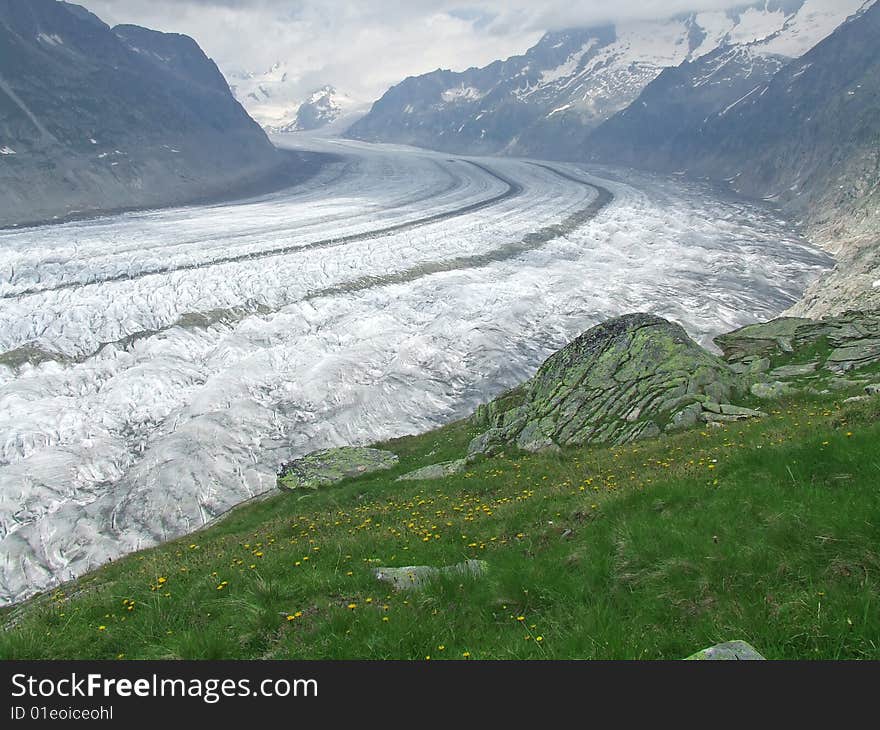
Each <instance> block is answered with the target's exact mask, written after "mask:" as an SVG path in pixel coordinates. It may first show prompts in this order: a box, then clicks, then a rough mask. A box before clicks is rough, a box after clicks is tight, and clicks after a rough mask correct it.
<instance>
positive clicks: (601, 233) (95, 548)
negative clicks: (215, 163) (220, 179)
mask: <svg viewBox="0 0 880 730" xmlns="http://www.w3.org/2000/svg"><path fill="white" fill-rule="evenodd" d="M301 139H302V138H300V137H297V140H298V142H299V141H300V140H301ZM308 144H310V145H311V146H312V147H314V148H316V149H322V150H325V151H328V150H329V151H333V152H334V153H335V154H337V155H338V162H334V163H332V164H329V165H328V166H327V167H326V168H325V169H324V170H323V171H322V172H321V173H320V174H319V175H317V176H316V177H315V178H313V179H312V180H311V181H310V182H309V183H307V184H305V185H303V186H302V187H299V188H296V189H292V190H287V191H283V192H280V193H277V194H274V195H270V196H266V197H264V198H261V199H257V200H251V201H244V202H241V203H236V204H226V205H215V206H206V207H201V208H185V209H176V210H165V211H155V212H147V213H137V214H128V215H122V216H114V217H111V218H104V219H97V220H92V221H82V222H76V223H67V224H63V225H58V226H51V227H43V228H34V229H27V230H21V231H5V232H0V599H2V601H4V602H9V601H12V600H17V599H21V598H23V597H26V596H28V595H30V594H32V593H34V592H36V591H38V590H41V589H45V588H47V587H49V586H51V585H53V584H55V583H57V582H59V581H62V580H65V579H67V578H69V577H71V576H75V575H79V574H81V573H83V572H84V571H86V570H88V569H89V568H91V567H94V566H96V565H99V564H101V563H103V562H105V561H106V560H108V559H110V558H113V557H116V556H119V555H122V554H124V553H127V552H130V551H133V550H136V549H139V548H143V547H146V546H149V545H152V544H155V543H157V542H158V541H162V540H166V539H169V538H172V537H176V536H179V535H181V534H184V533H186V532H187V531H190V530H193V529H195V528H197V527H199V526H201V525H203V524H204V523H205V522H207V521H208V520H210V519H212V518H214V517H216V516H217V515H219V514H221V513H222V512H224V511H225V510H227V509H229V508H230V507H232V506H234V505H235V504H237V503H240V502H241V501H243V500H245V499H247V498H249V497H251V496H254V495H257V494H260V493H262V492H265V491H266V490H269V489H271V488H273V487H274V484H275V472H276V470H277V468H278V466H279V465H280V464H281V463H282V462H284V461H287V460H289V459H291V458H293V457H295V456H297V455H301V454H303V453H305V452H307V451H311V450H314V449H318V448H322V447H326V446H330V445H338V444H343V443H366V442H370V441H373V440H378V439H381V438H386V437H391V436H398V435H402V434H405V433H412V432H416V431H420V430H424V429H427V428H430V427H432V426H435V425H438V424H440V423H443V422H445V421H448V420H450V419H452V418H455V417H459V416H462V415H465V414H466V413H468V412H469V411H470V410H471V409H473V407H475V406H476V405H477V404H478V403H479V402H481V401H483V400H485V399H487V398H489V397H490V396H492V395H494V394H496V393H497V392H499V391H500V390H502V389H504V388H506V387H510V386H512V385H514V384H515V383H517V382H519V381H521V380H523V379H525V378H527V377H528V376H529V375H531V373H533V372H534V370H535V369H536V368H537V366H538V365H539V364H540V363H541V362H542V360H543V359H544V358H545V357H546V356H547V355H548V354H549V353H551V352H552V351H554V350H555V349H558V348H559V347H561V346H562V345H563V344H565V343H566V342H568V341H569V340H570V339H572V338H573V337H574V336H576V335H577V334H579V333H580V332H581V331H583V330H584V329H586V328H588V327H589V326H591V325H592V324H595V323H596V322H597V321H599V320H601V319H604V318H607V317H609V316H613V315H616V314H620V313H623V312H626V311H633V310H648V311H652V312H655V313H658V314H661V315H663V316H666V317H669V318H671V319H674V320H677V321H679V322H681V323H682V324H683V325H684V326H685V327H686V328H687V329H688V331H689V332H690V333H691V334H692V335H694V336H695V337H697V338H698V339H700V340H701V341H702V342H704V343H706V344H708V343H709V342H710V340H711V337H712V336H713V335H715V334H718V333H720V332H722V331H727V330H729V329H732V328H734V327H736V326H739V325H742V324H746V323H748V322H752V321H755V320H757V319H760V318H766V317H770V316H773V315H775V314H778V313H779V312H780V311H782V310H783V309H785V308H786V307H787V306H789V305H790V304H791V303H792V302H793V301H794V299H795V298H796V297H797V296H798V295H799V294H800V292H801V291H802V290H803V288H804V287H805V286H806V285H807V284H808V283H809V282H810V281H811V280H812V279H813V278H815V277H816V276H817V275H818V273H819V272H820V271H821V270H823V269H824V268H826V267H827V266H828V265H829V263H830V262H829V260H828V259H827V258H826V257H824V256H823V255H821V254H819V253H817V252H816V251H814V250H812V249H810V248H809V247H808V246H806V245H805V244H804V242H803V241H801V240H799V239H798V238H797V237H796V236H795V235H794V234H793V233H792V232H791V231H789V230H788V229H787V228H786V226H785V224H783V223H782V222H781V221H779V220H776V219H775V218H774V217H773V216H772V215H770V214H769V213H767V212H765V211H763V210H759V209H756V208H751V207H749V206H748V205H745V204H743V203H739V202H736V201H732V200H723V199H720V198H718V197H716V196H714V195H712V194H710V193H709V192H707V191H706V190H704V189H702V188H700V187H695V186H688V185H685V184H680V183H679V184H675V183H670V182H669V181H667V180H661V179H655V178H651V177H647V176H645V177H636V176H634V175H630V174H628V173H627V174H625V173H622V172H619V171H613V170H604V171H601V172H595V171H594V172H593V173H592V174H591V173H590V172H587V171H585V170H583V169H579V168H578V167H576V166H573V165H562V164H558V163H555V164H552V165H548V166H542V165H537V164H533V163H531V162H529V161H525V160H513V159H485V160H473V161H469V160H464V159H458V158H450V157H448V156H445V155H437V154H433V153H429V152H425V151H421V150H413V149H408V148H399V147H386V146H371V145H364V144H358V143H348V142H346V143H342V142H338V141H333V140H323V141H322V140H317V139H316V140H313V141H311V142H308ZM591 183H592V184H591ZM602 189H605V190H607V191H609V192H610V193H611V194H613V196H614V199H613V202H611V203H610V204H608V205H605V207H602V208H601V210H598V212H595V210H594V208H598V207H600V206H598V204H597V200H599V196H600V195H601V194H602ZM591 206H592V207H591ZM585 211H587V213H585ZM591 211H592V212H591ZM593 213H595V215H594V216H593ZM591 216H593V217H591Z"/></svg>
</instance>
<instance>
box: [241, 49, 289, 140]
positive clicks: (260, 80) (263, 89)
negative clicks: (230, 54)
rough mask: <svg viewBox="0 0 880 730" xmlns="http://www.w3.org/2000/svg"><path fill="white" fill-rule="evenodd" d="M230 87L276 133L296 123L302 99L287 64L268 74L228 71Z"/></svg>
mask: <svg viewBox="0 0 880 730" xmlns="http://www.w3.org/2000/svg"><path fill="white" fill-rule="evenodd" d="M226 78H227V79H228V81H229V88H230V89H231V90H232V93H233V95H234V96H235V98H236V99H238V101H239V103H240V104H241V105H242V106H243V107H244V108H245V109H247V111H248V114H250V115H251V117H252V118H253V119H255V120H256V121H257V122H258V123H259V124H260V126H262V127H263V128H264V129H266V130H270V131H276V130H279V129H282V128H283V127H287V126H288V125H290V124H293V122H294V120H295V119H296V110H297V109H298V108H299V105H300V104H301V103H302V97H301V94H300V92H299V89H298V88H297V85H296V79H295V76H294V74H293V73H292V72H291V70H290V69H289V68H288V66H287V64H286V63H282V62H280V61H279V62H277V63H275V64H273V65H272V68H270V69H269V70H268V71H260V72H254V71H227V73H226Z"/></svg>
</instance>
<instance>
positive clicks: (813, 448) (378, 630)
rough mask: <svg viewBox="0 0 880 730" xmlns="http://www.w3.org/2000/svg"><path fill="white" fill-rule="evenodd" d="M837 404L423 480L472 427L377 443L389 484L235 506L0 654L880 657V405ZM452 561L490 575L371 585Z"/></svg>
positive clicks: (814, 401) (20, 630) (42, 613)
mask: <svg viewBox="0 0 880 730" xmlns="http://www.w3.org/2000/svg"><path fill="white" fill-rule="evenodd" d="M845 395H846V394H836V395H834V396H828V397H826V398H825V399H824V400H823V398H822V397H820V396H816V397H812V398H804V397H800V398H797V399H791V400H788V401H784V402H781V403H779V404H777V406H776V410H773V411H772V412H771V415H770V417H769V418H767V419H764V420H763V421H758V422H752V423H743V424H735V425H732V426H728V427H726V428H723V429H722V428H719V429H707V430H696V431H692V432H688V433H684V434H680V435H677V436H675V437H669V438H663V439H659V440H656V441H651V442H644V443H641V444H637V445H631V446H627V447H620V448H574V449H567V450H565V451H563V452H561V453H557V454H538V455H530V454H522V453H518V452H509V453H507V454H506V455H503V456H500V457H497V458H494V459H490V460H486V461H483V462H481V463H479V464H475V465H473V466H472V467H470V470H469V471H468V472H466V473H464V474H460V475H457V476H452V477H449V478H447V479H444V480H442V481H437V482H395V481H394V477H396V476H397V475H399V474H401V473H404V472H406V471H410V470H412V469H414V468H416V467H418V466H423V465H426V464H430V463H435V462H439V461H443V460H447V459H453V458H458V457H460V456H461V455H462V454H463V453H464V451H465V449H466V445H467V443H468V441H469V439H470V438H471V437H472V436H473V435H474V431H473V428H472V427H471V426H470V425H469V424H468V423H467V422H460V423H456V424H452V425H450V426H447V427H445V428H442V429H439V430H437V431H434V432H431V433H428V434H425V435H422V436H415V437H410V438H404V439H400V440H397V441H393V442H389V443H387V444H383V445H380V446H382V447H384V448H389V449H391V450H393V451H395V452H396V453H397V454H398V455H399V456H400V465H399V466H398V467H396V468H395V469H394V470H393V471H390V472H386V473H383V474H379V475H372V476H369V477H364V478H361V479H358V480H350V481H348V482H345V483H342V484H340V485H338V486H336V487H332V488H328V489H326V490H322V491H318V492H314V493H308V494H299V493H291V494H278V495H275V496H273V497H271V498H269V499H267V500H265V501H262V502H257V503H251V504H248V505H246V506H244V507H241V508H239V509H237V510H235V511H233V512H232V513H230V515H229V516H228V517H227V518H226V519H224V520H223V521H221V522H220V523H218V524H216V525H214V526H213V527H211V528H209V529H206V530H204V531H202V532H200V533H197V534H195V535H191V536H189V537H187V538H184V539H181V540H178V541H175V542H172V543H169V544H166V545H163V546H160V547H158V548H155V549H152V550H148V551H144V552H142V553H139V554H135V555H130V556H128V557H126V558H124V559H122V560H119V561H116V562H113V563H111V564H108V565H107V566H105V567H103V568H101V569H99V570H97V571H95V572H93V573H91V574H90V575H88V576H85V577H84V578H83V579H81V580H79V581H76V582H74V583H72V584H69V585H66V586H63V587H62V588H61V589H59V590H58V591H55V592H53V593H51V594H46V595H43V596H40V597H37V598H36V599H34V600H32V601H30V602H28V603H27V604H23V605H22V606H19V607H15V608H13V609H11V610H7V611H5V612H4V614H3V619H4V620H5V621H6V622H7V624H8V628H7V630H6V631H5V632H4V633H3V634H2V636H0V656H2V657H4V658H102V659H115V658H126V659H141V658H145V659H158V658H187V659H188V658H205V659H209V658H210V659H215V658H269V659H286V658H375V659H382V658H403V659H424V658H425V657H428V656H430V657H431V658H432V659H440V658H449V659H460V658H462V657H466V656H467V657H470V658H473V659H484V658H501V659H520V658H522V659H525V658H650V659H660V658H679V657H684V656H687V655H689V654H691V653H692V652H694V651H696V650H698V649H701V648H703V647H706V646H710V645H712V644H715V643H718V642H721V641H725V640H731V639H745V640H747V641H749V642H751V643H752V644H754V645H755V646H756V647H757V648H758V649H759V651H761V652H762V653H763V654H764V655H765V656H767V657H769V658H872V659H880V646H878V643H880V488H878V485H880V420H878V416H880V399H877V398H875V399H873V400H871V401H867V402H863V403H858V404H851V405H841V401H842V399H843V398H844V397H845ZM833 399H836V400H833ZM764 407H765V409H766V408H767V406H766V404H765V406H764ZM466 558H481V559H484V560H486V561H487V562H488V564H489V566H490V569H489V573H488V574H487V575H486V576H485V577H484V578H481V579H468V580H462V579H461V578H455V579H451V578H447V579H444V580H441V581H438V582H436V583H434V584H432V585H431V586H430V587H429V588H428V589H427V590H426V591H424V592H421V593H394V592H392V591H391V590H390V589H389V588H388V587H387V586H385V585H384V584H380V583H378V582H377V581H376V579H375V578H374V577H373V574H372V569H373V568H374V567H375V566H378V565H391V566H396V565H413V564H429V565H438V566H439V565H448V564H452V563H456V562H459V561H461V560H464V559H466ZM132 601H133V602H134V604H133V607H132V608H131V610H129V608H128V607H129V606H131V605H132V604H131V602H132ZM288 617H291V618H288ZM101 627H104V628H101Z"/></svg>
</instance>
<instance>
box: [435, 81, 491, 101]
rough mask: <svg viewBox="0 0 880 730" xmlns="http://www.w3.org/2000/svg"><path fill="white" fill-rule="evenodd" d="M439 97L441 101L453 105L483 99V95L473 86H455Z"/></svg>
mask: <svg viewBox="0 0 880 730" xmlns="http://www.w3.org/2000/svg"><path fill="white" fill-rule="evenodd" d="M440 96H441V98H442V99H443V101H445V102H447V103H452V104H454V103H455V102H458V101H478V100H479V99H482V98H483V96H484V94H483V92H482V91H480V90H479V89H475V88H474V87H473V86H465V85H464V84H462V85H461V86H456V87H454V88H452V89H446V91H444V92H443V93H442V94H440Z"/></svg>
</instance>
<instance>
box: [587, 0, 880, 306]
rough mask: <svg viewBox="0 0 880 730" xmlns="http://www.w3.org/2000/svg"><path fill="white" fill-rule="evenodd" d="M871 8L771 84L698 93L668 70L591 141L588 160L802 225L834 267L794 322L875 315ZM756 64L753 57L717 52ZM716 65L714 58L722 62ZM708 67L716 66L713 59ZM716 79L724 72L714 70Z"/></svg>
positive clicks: (879, 222)
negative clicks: (689, 178) (677, 174)
mask: <svg viewBox="0 0 880 730" xmlns="http://www.w3.org/2000/svg"><path fill="white" fill-rule="evenodd" d="M878 38H880V5H878V4H876V3H874V4H868V5H867V6H866V7H865V8H864V9H863V10H862V11H860V12H859V13H857V14H856V15H854V16H853V17H852V18H850V19H849V20H848V21H847V22H845V23H844V24H843V25H841V26H840V27H839V28H838V29H837V30H836V31H835V32H834V33H832V34H831V35H830V36H828V37H827V38H826V39H824V40H823V41H822V42H820V43H819V44H817V45H816V46H815V47H814V48H812V49H811V50H809V51H808V52H807V53H805V54H804V55H803V56H801V57H800V58H798V59H797V60H794V61H792V62H790V63H787V64H785V65H783V66H782V68H781V69H780V70H779V71H778V72H776V73H775V74H770V73H769V72H770V71H771V70H772V67H771V66H769V65H765V66H764V67H763V68H760V69H759V70H758V71H757V72H756V73H754V74H752V75H751V76H748V77H747V76H745V75H742V74H740V76H739V80H740V82H739V83H738V84H731V83H719V84H715V85H714V86H711V85H705V86H701V85H700V84H697V83H695V81H694V80H695V79H698V78H711V75H710V74H704V75H703V76H702V77H701V76H700V74H701V73H703V71H705V67H706V65H707V60H703V61H701V62H698V63H697V64H685V65H683V66H682V67H680V68H677V69H673V70H669V71H666V72H664V73H663V74H661V76H660V77H659V78H658V79H657V80H656V81H654V82H653V83H652V84H650V85H649V86H648V87H647V88H646V89H645V91H644V92H643V93H642V95H641V96H640V97H639V99H638V100H637V102H636V103H634V104H633V105H632V106H631V107H630V108H629V109H627V110H625V111H623V112H621V113H620V114H618V115H617V116H615V117H614V118H613V119H611V120H610V121H609V122H607V123H606V124H604V125H603V126H602V127H600V128H599V129H598V130H596V131H595V132H594V133H593V134H592V135H591V136H590V138H589V139H588V141H587V143H586V149H587V151H588V153H589V154H591V155H592V157H593V158H594V159H597V160H600V161H605V162H613V163H615V164H628V165H633V166H639V167H648V168H652V169H655V170H660V171H665V172H671V171H683V172H687V173H690V174H692V175H701V176H705V177H710V178H714V179H726V180H728V181H730V183H731V185H732V187H733V188H734V189H735V190H737V191H738V192H740V193H742V194H745V195H748V196H751V197H755V198H764V199H767V200H770V201H772V202H775V203H777V204H779V205H780V206H781V207H782V209H783V210H784V211H785V212H787V213H788V214H790V215H793V216H794V217H796V218H797V219H799V220H800V221H802V222H803V223H804V224H805V225H806V226H807V228H808V229H809V231H810V232H811V234H812V235H813V237H814V239H815V240H817V241H818V242H820V243H823V244H824V245H826V246H827V247H829V248H831V249H832V250H834V251H835V252H836V253H837V254H838V255H839V260H838V265H837V267H836V268H835V270H834V271H833V272H831V274H830V275H829V276H827V277H824V278H823V279H821V280H820V281H819V282H817V283H816V284H815V285H814V286H812V287H811V288H810V289H809V290H808V291H807V293H806V295H805V297H804V300H803V301H802V302H801V303H800V304H799V305H798V306H797V307H796V308H795V309H794V310H793V311H794V312H795V313H797V314H801V315H809V316H821V315H827V314H838V313H840V312H842V311H844V310H846V309H849V308H871V307H876V306H878V305H880V253H878V249H880V246H878V243H880V46H878V43H877V39H878ZM725 53H727V55H729V56H734V55H735V56H736V59H737V62H739V64H740V67H743V65H744V64H743V63H742V59H743V58H745V59H748V58H754V49H753V48H750V47H747V48H740V49H733V50H731V51H729V52H725ZM719 57H721V56H719ZM712 60H714V59H712ZM720 68H722V69H723V68H724V66H723V64H720Z"/></svg>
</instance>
